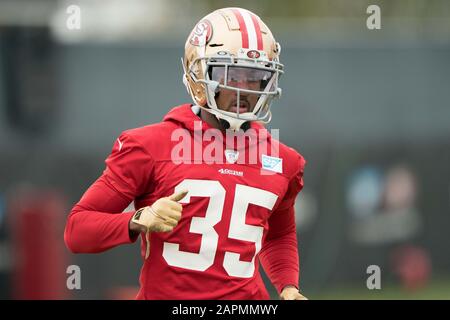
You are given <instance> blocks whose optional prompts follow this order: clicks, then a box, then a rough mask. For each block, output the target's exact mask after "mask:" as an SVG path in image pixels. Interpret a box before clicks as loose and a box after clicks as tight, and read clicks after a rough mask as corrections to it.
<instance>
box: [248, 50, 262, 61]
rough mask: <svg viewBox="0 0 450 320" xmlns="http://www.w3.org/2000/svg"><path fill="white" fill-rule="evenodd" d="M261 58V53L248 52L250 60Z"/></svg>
mask: <svg viewBox="0 0 450 320" xmlns="http://www.w3.org/2000/svg"><path fill="white" fill-rule="evenodd" d="M260 56H261V54H260V53H259V51H256V50H249V51H247V57H249V58H250V59H258V58H259V57H260Z"/></svg>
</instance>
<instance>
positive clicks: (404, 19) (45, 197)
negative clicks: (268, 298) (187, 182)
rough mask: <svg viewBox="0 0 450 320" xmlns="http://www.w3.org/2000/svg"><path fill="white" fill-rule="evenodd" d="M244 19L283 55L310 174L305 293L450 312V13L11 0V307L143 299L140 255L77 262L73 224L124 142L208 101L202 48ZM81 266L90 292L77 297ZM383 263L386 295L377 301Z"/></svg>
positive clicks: (7, 242)
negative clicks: (209, 26)
mask: <svg viewBox="0 0 450 320" xmlns="http://www.w3.org/2000/svg"><path fill="white" fill-rule="evenodd" d="M371 4H375V5H378V6H379V7H380V9H381V29H379V30H369V29H368V28H367V26H366V20H367V19H368V17H369V15H370V14H368V13H366V10H367V7H368V6H369V5H371ZM72 5H75V7H73V6H72ZM227 6H239V7H244V8H247V9H249V10H251V11H253V12H255V13H256V14H258V15H259V16H260V17H261V18H262V19H263V20H264V21H265V22H266V24H267V25H268V26H269V27H270V28H271V30H272V32H273V33H274V35H275V37H276V38H277V39H278V41H279V42H280V43H281V45H282V56H281V57H282V63H284V64H285V69H286V72H285V75H284V76H283V78H282V80H281V87H282V88H283V97H282V99H281V100H279V101H277V102H276V103H275V104H274V105H273V109H272V110H273V112H274V117H273V120H272V122H271V123H270V125H269V128H279V129H280V138H281V140H282V141H283V142H285V143H286V144H288V145H290V146H292V147H294V148H296V149H297V150H298V151H299V152H301V153H302V154H303V155H304V157H305V158H306V159H307V160H308V165H307V168H306V172H305V188H304V190H303V191H302V192H301V193H300V195H299V198H298V201H297V204H296V206H297V225H298V237H299V247H300V262H301V279H300V284H301V288H302V291H303V292H304V293H305V295H307V296H308V297H309V298H310V299H450V249H449V245H450V232H449V230H450V2H449V1H447V0H396V1H387V0H386V1H381V0H370V1H365V0H364V1H353V0H333V1H332V0H306V1H303V0H291V1H269V0H258V1H256V0H246V1H245V2H244V1H219V0H215V1H213V0H184V1H178V0H153V1H150V0H128V1H123V0H122V1H120V0H108V1H105V0H84V1H81V0H79V1H76V0H71V1H57V0H0V155H1V156H0V298H3V299H24V298H29V299H43V298H50V299H116V298H121V299H128V298H133V297H134V295H135V293H136V291H137V287H138V276H139V272H140V266H141V258H140V256H139V246H138V244H137V243H136V244H134V245H128V246H122V247H118V248H115V249H113V250H111V251H109V252H105V253H102V254H97V255H87V254H81V255H73V254H71V253H69V251H68V250H67V249H66V248H65V246H64V242H63V231H64V225H65V220H66V217H67V215H68V213H69V211H70V209H71V207H72V206H73V205H74V204H75V203H76V202H77V201H78V200H79V199H80V197H81V195H82V194H83V192H84V191H85V190H86V189H87V188H88V186H89V185H90V184H91V183H92V182H93V181H94V180H95V179H96V178H97V177H98V176H99V175H100V174H101V173H102V171H103V169H104V159H105V158H106V157H107V156H108V154H109V152H110V151H111V148H112V145H113V143H114V141H115V139H116V137H117V136H118V135H119V134H120V133H121V132H122V131H123V130H126V129H129V128H134V127H138V126H142V125H145V124H149V123H154V122H158V121H160V120H161V118H162V117H163V115H164V114H165V113H166V112H167V111H168V110H169V109H170V108H171V107H173V106H176V105H179V104H182V103H186V102H190V97H188V95H187V94H186V90H185V88H184V86H183V84H182V81H181V75H182V67H181V63H180V57H181V56H182V55H183V47H184V42H185V39H186V37H187V36H188V33H189V32H190V30H191V29H192V28H193V26H194V25H195V23H196V22H197V21H198V20H200V19H201V18H202V17H203V16H205V15H206V14H208V13H209V12H211V11H213V10H214V9H217V8H220V7H227ZM77 8H78V9H80V11H79V13H80V17H81V24H80V28H79V29H78V28H76V26H75V28H73V26H74V24H73V23H72V22H73V21H71V17H72V16H73V14H74V13H75V14H77ZM69 265H77V266H79V267H80V270H81V289H80V290H68V289H67V287H66V279H67V277H68V274H67V273H66V269H67V267H68V266H69ZM370 265H377V266H379V267H380V270H381V289H380V290H369V289H368V288H367V286H366V281H367V278H368V277H369V276H370V274H367V268H368V266H370ZM266 280H267V279H266ZM268 286H269V288H270V290H271V291H270V292H271V294H272V297H273V298H276V292H275V291H274V289H273V287H272V286H271V285H270V284H268Z"/></svg>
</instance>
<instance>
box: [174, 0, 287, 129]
mask: <svg viewBox="0 0 450 320" xmlns="http://www.w3.org/2000/svg"><path fill="white" fill-rule="evenodd" d="M280 50H281V47H280V45H279V43H278V42H276V41H275V39H274V37H273V35H272V32H271V31H270V30H269V28H268V27H267V26H266V25H265V24H264V22H262V21H261V19H260V18H259V17H258V16H257V15H255V14H254V13H252V12H250V11H248V10H245V9H241V8H224V9H219V10H216V11H214V12H212V13H210V14H208V15H207V16H205V17H204V18H203V19H201V20H200V21H199V22H198V23H197V24H196V25H195V27H194V29H193V30H192V32H191V33H190V35H189V37H188V39H187V40H186V44H185V52H184V59H182V63H183V70H184V75H183V82H184V84H185V85H186V88H187V90H188V92H189V94H190V95H191V97H192V99H193V101H194V103H195V104H196V105H197V106H199V107H200V108H202V109H204V110H206V111H208V112H210V113H212V114H214V115H215V116H216V117H217V118H218V119H219V120H225V121H226V122H227V123H228V124H229V128H230V129H232V130H235V131H237V130H239V129H240V128H241V126H242V124H243V123H244V122H247V121H261V122H263V123H268V122H269V121H270V120H271V117H272V115H271V112H270V105H271V103H272V101H273V99H274V98H278V97H279V96H280V95H281V89H280V88H279V87H278V79H279V77H280V75H281V74H282V73H283V65H282V64H281V63H280V62H279V56H280ZM240 81H241V83H246V84H247V85H236V84H239V82H240ZM220 89H226V90H232V91H235V92H236V95H237V103H236V106H237V108H236V109H237V110H236V111H235V112H232V111H224V110H221V109H219V108H218V107H217V104H216V99H215V98H216V94H217V93H218V92H219V90H220ZM243 93H245V94H252V95H257V96H258V99H257V102H256V104H255V106H254V107H253V109H252V110H246V112H239V106H240V97H241V94H243Z"/></svg>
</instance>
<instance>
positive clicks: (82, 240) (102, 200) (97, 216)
mask: <svg viewBox="0 0 450 320" xmlns="http://www.w3.org/2000/svg"><path fill="white" fill-rule="evenodd" d="M152 167H153V162H152V160H151V158H150V157H149V155H147V154H146V152H145V150H144V149H143V148H142V147H141V146H140V145H139V143H137V142H136V141H134V140H133V139H132V138H131V137H129V136H128V135H126V134H122V135H121V136H120V137H119V138H118V139H117V141H116V143H115V144H114V147H113V150H112V152H111V154H110V155H109V157H108V158H107V159H106V169H105V170H104V172H103V174H102V176H100V177H99V178H98V179H97V180H96V181H95V182H94V183H93V184H92V185H91V186H90V187H89V189H88V190H87V191H86V192H85V193H84V195H83V196H82V198H81V199H80V201H79V202H78V203H77V204H76V205H75V206H74V207H73V208H72V210H71V212H70V214H69V216H68V218H67V223H66V228H65V232H64V240H65V243H66V245H67V247H68V248H69V249H70V250H71V251H72V252H74V253H97V252H102V251H105V250H108V249H110V248H112V247H115V246H117V245H120V244H127V243H132V242H134V241H136V239H137V236H130V234H129V221H130V219H131V217H132V216H133V214H134V211H131V212H125V213H123V210H124V209H125V208H126V207H127V206H128V205H129V204H130V203H131V202H132V201H133V200H134V199H135V198H136V197H138V196H139V195H140V194H142V193H143V192H144V191H145V187H146V186H147V185H148V184H149V183H150V181H149V179H151V172H152Z"/></svg>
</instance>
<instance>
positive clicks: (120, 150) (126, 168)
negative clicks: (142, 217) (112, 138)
mask: <svg viewBox="0 0 450 320" xmlns="http://www.w3.org/2000/svg"><path fill="white" fill-rule="evenodd" d="M105 163H106V169H105V171H104V172H103V174H104V175H106V176H107V177H108V181H109V182H110V183H111V185H112V186H113V187H114V188H115V189H116V190H117V191H118V192H120V193H121V194H122V195H123V196H125V197H127V198H129V199H130V200H132V199H134V198H136V197H137V196H139V195H141V194H142V193H144V192H145V190H147V188H148V186H149V184H150V182H151V175H152V170H153V159H152V157H151V156H150V155H149V154H148V153H147V152H146V150H145V149H144V147H143V146H141V145H140V143H139V142H138V141H137V140H136V139H134V138H132V137H131V136H129V135H128V134H126V133H122V134H121V135H120V137H119V138H117V140H116V142H115V144H114V146H113V149H112V152H111V154H110V155H109V157H108V158H107V159H106V161H105Z"/></svg>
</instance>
